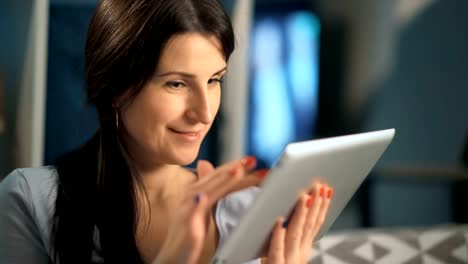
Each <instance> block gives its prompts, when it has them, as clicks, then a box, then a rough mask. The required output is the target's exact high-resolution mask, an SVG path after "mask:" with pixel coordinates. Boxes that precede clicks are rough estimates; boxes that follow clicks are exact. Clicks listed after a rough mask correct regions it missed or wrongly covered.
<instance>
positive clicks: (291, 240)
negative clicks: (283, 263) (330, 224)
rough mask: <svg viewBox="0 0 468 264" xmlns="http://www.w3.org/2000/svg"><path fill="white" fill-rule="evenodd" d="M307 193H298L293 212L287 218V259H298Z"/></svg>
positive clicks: (305, 215) (306, 209)
mask: <svg viewBox="0 0 468 264" xmlns="http://www.w3.org/2000/svg"><path fill="white" fill-rule="evenodd" d="M308 198H309V195H307V194H305V193H303V194H301V195H300V197H299V200H298V202H297V205H296V207H295V209H294V213H293V214H292V216H291V218H290V219H289V224H288V226H287V232H286V259H287V260H288V261H290V260H294V259H298V257H299V256H300V251H299V250H300V246H301V242H302V236H303V230H304V223H305V221H306V217H307V212H308V208H307V206H306V203H307V200H308Z"/></svg>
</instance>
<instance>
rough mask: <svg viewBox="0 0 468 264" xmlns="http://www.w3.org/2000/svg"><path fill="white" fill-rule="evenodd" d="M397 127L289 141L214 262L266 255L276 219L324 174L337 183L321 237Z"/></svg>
mask: <svg viewBox="0 0 468 264" xmlns="http://www.w3.org/2000/svg"><path fill="white" fill-rule="evenodd" d="M394 134H395V130H394V129H388V130H381V131H375V132H368V133H361V134H354V135H348V136H340V137H334V138H326V139H319V140H311V141H304V142H297V143H291V144H288V145H287V146H286V148H285V150H284V151H283V154H282V156H281V158H280V159H279V161H278V162H277V164H276V165H275V167H274V168H273V169H272V170H271V172H270V175H269V176H268V178H267V179H266V180H265V181H264V182H263V184H262V187H261V190H260V192H259V193H258V195H257V197H256V198H255V200H254V202H253V203H252V205H251V207H250V208H249V209H248V210H247V212H246V213H245V215H244V216H243V217H242V219H241V220H240V222H239V225H238V226H236V228H235V229H234V230H233V231H232V234H231V235H230V236H229V238H228V239H227V240H226V242H225V243H224V244H223V245H221V248H219V250H218V251H217V252H216V254H215V256H214V258H213V260H212V263H223V264H239V263H242V262H246V261H249V260H253V259H255V258H258V257H259V256H260V252H261V250H262V248H263V247H264V246H265V245H266V244H267V243H268V240H269V237H270V234H271V231H272V229H273V227H274V224H275V221H276V219H277V218H278V217H280V216H285V217H286V216H288V215H289V214H290V212H291V211H292V210H293V209H294V206H295V204H296V201H297V197H298V194H299V192H300V191H304V190H305V188H307V187H308V186H310V184H311V182H312V181H314V180H316V179H320V180H321V181H324V182H326V183H327V184H328V185H330V186H331V187H333V188H334V194H333V199H332V201H331V204H330V207H329V211H328V214H327V218H326V220H325V222H324V224H323V225H322V228H321V229H320V231H319V233H318V235H317V236H316V240H317V239H320V238H321V237H322V236H323V235H324V234H325V233H326V232H327V231H328V229H329V228H330V226H331V225H332V224H333V222H334V221H335V220H336V218H337V217H338V215H339V214H340V212H341V211H342V210H343V208H344V207H345V206H346V204H347V203H348V201H349V200H350V199H351V197H352V196H353V194H354V192H355V191H356V190H357V188H358V187H359V185H360V184H361V183H362V182H363V180H364V179H365V178H366V176H367V175H368V174H369V172H370V171H371V169H372V167H373V166H374V165H375V163H376V162H377V160H378V159H379V158H380V156H381V155H382V153H383V152H384V151H385V149H386V148H387V146H388V145H389V144H390V142H391V141H392V139H393V136H394Z"/></svg>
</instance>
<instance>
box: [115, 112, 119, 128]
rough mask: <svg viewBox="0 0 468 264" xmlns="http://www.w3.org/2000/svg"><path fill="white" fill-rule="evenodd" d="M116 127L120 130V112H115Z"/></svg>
mask: <svg viewBox="0 0 468 264" xmlns="http://www.w3.org/2000/svg"><path fill="white" fill-rule="evenodd" d="M115 127H116V128H117V129H119V112H118V111H115Z"/></svg>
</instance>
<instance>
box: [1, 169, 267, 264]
mask: <svg viewBox="0 0 468 264" xmlns="http://www.w3.org/2000/svg"><path fill="white" fill-rule="evenodd" d="M257 192H258V188H256V187H252V188H248V189H245V190H242V191H240V192H236V193H233V194H230V195H228V196H227V197H225V198H224V199H222V200H220V201H219V202H218V203H217V205H216V215H215V219H216V223H217V226H218V229H219V234H220V241H219V245H221V244H223V243H224V241H225V240H226V238H227V237H228V236H229V233H230V232H231V231H232V229H233V228H234V227H235V226H236V225H237V224H238V222H239V219H240V217H241V216H242V215H243V213H244V212H245V210H246V209H247V208H248V206H249V205H250V204H251V203H252V201H253V199H254V197H255V195H256V194H257ZM56 197H57V171H56V170H55V168H54V167H40V168H27V169H17V170H15V171H13V172H12V173H10V174H9V175H8V176H7V177H6V178H5V179H4V180H3V181H2V182H1V183H0V263H9V264H23V263H28V264H49V263H50V259H49V255H50V253H51V252H52V249H51V247H52V245H51V244H50V234H51V230H52V217H53V214H54V212H55V200H56ZM94 238H95V239H94V243H95V248H94V252H93V259H92V263H96V264H97V263H103V259H102V258H101V256H100V254H99V252H100V246H99V233H98V230H97V229H96V230H95V232H94ZM257 263H260V260H254V261H251V262H248V264H257ZM246 264H247V263H246Z"/></svg>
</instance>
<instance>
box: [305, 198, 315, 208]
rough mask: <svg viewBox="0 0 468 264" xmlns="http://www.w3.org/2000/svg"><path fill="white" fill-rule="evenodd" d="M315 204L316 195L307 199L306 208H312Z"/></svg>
mask: <svg viewBox="0 0 468 264" xmlns="http://www.w3.org/2000/svg"><path fill="white" fill-rule="evenodd" d="M313 203H314V195H311V196H310V197H309V199H307V203H306V206H307V207H311V206H312V204H313Z"/></svg>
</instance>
